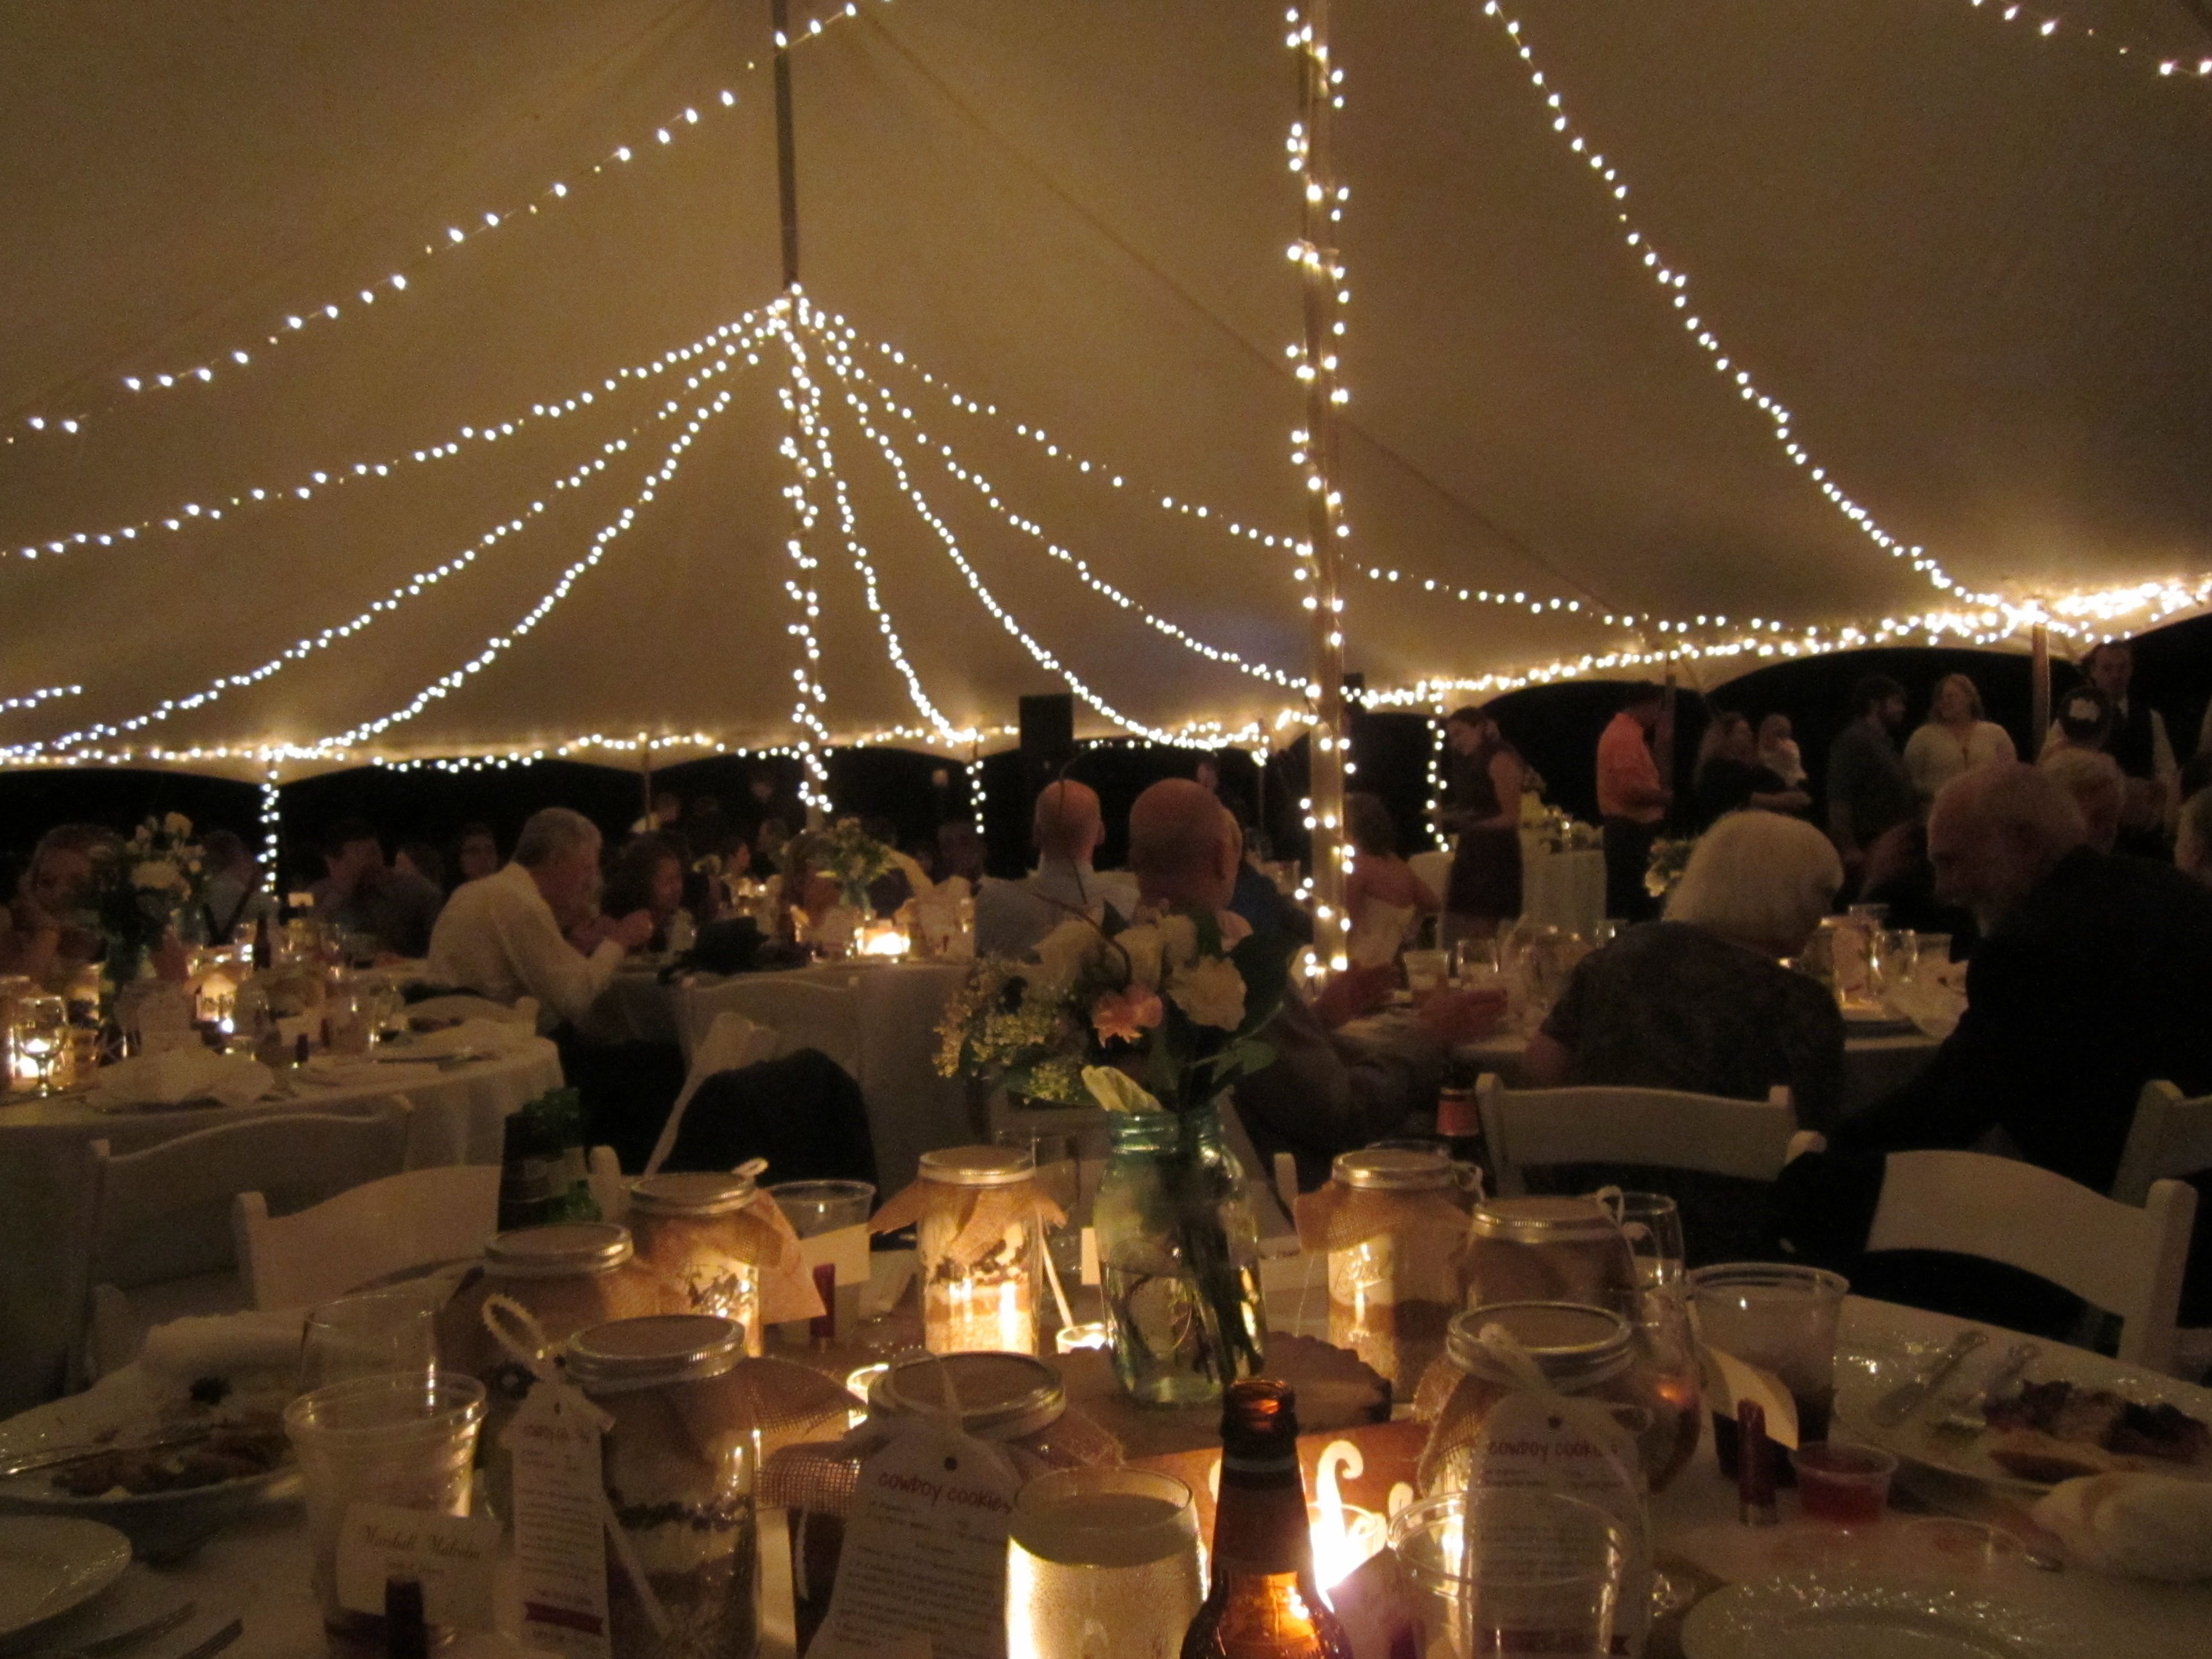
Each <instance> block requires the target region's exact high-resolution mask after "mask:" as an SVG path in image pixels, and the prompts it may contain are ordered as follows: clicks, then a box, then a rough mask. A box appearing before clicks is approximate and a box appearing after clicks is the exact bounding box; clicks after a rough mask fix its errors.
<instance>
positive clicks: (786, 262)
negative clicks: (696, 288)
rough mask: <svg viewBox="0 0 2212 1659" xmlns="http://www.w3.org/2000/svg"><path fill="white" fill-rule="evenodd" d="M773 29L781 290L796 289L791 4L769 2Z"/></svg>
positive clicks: (796, 198)
mask: <svg viewBox="0 0 2212 1659" xmlns="http://www.w3.org/2000/svg"><path fill="white" fill-rule="evenodd" d="M769 19H770V21H771V22H772V24H773V26H774V27H775V190H776V205H777V210H778V212H779V215H780V216H781V219H782V222H783V289H784V292H785V293H787V294H788V293H789V292H791V290H792V289H795V288H797V287H798V286H799V163H798V160H797V157H796V155H795V154H794V152H793V149H792V140H791V0H769Z"/></svg>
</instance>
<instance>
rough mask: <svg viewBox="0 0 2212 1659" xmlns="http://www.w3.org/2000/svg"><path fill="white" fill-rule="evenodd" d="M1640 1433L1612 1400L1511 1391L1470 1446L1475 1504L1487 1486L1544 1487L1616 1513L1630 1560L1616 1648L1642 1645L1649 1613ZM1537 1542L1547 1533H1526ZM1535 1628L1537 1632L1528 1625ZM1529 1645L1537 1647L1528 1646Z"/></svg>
mask: <svg viewBox="0 0 2212 1659" xmlns="http://www.w3.org/2000/svg"><path fill="white" fill-rule="evenodd" d="M1643 1469H1644V1466H1643V1462H1642V1459H1641V1456H1640V1455H1639V1454H1638V1449H1637V1445H1636V1437H1634V1436H1633V1435H1632V1434H1631V1433H1629V1431H1627V1430H1626V1428H1624V1427H1623V1426H1622V1425H1621V1423H1620V1419H1618V1418H1616V1417H1615V1416H1614V1415H1613V1412H1612V1410H1611V1408H1609V1407H1607V1406H1606V1405H1605V1404H1604V1403H1603V1402H1601V1401H1595V1400H1572V1399H1569V1398H1567V1397H1565V1395H1556V1394H1510V1395H1506V1396H1505V1398H1504V1399H1503V1400H1501V1401H1498V1404H1497V1405H1495V1406H1493V1407H1491V1410H1490V1414H1489V1415H1488V1416H1487V1417H1486V1418H1484V1419H1483V1420H1482V1426H1481V1428H1480V1429H1479V1430H1477V1431H1476V1432H1475V1437H1474V1443H1473V1444H1472V1445H1471V1447H1470V1448H1469V1458H1468V1479H1467V1484H1468V1501H1469V1503H1470V1504H1472V1503H1474V1501H1476V1496H1477V1494H1478V1493H1479V1492H1480V1491H1481V1490H1483V1489H1485V1488H1491V1487H1500V1486H1512V1487H1531V1486H1533V1487H1541V1488H1543V1489H1544V1490H1546V1491H1549V1492H1561V1493H1564V1494H1565V1496H1567V1497H1570V1498H1580V1499H1582V1500H1583V1502H1584V1503H1586V1504H1595V1506H1596V1507H1597V1508H1599V1509H1601V1510H1604V1511H1605V1512H1606V1513H1607V1515H1609V1516H1612V1517H1613V1520H1614V1522H1616V1523H1617V1524H1618V1525H1619V1526H1620V1529H1621V1532H1622V1534H1624V1537H1625V1541H1626V1556H1627V1560H1626V1564H1625V1566H1624V1571H1623V1575H1622V1585H1621V1594H1620V1601H1619V1604H1618V1606H1617V1607H1616V1608H1615V1610H1614V1614H1613V1650H1614V1651H1615V1652H1616V1653H1640V1652H1642V1651H1643V1648H1644V1633H1645V1632H1646V1631H1647V1630H1648V1629H1649V1627H1650V1616H1651V1605H1650V1604H1651V1596H1650V1586H1651V1547H1650V1523H1649V1517H1648V1516H1647V1514H1646V1510H1645V1506H1644V1473H1643ZM1522 1543H1523V1546H1524V1547H1528V1548H1535V1549H1541V1548H1542V1547H1544V1545H1543V1541H1541V1540H1528V1541H1522ZM1530 1634H1531V1635H1532V1636H1534V1635H1540V1634H1541V1632H1531V1633H1530ZM1531 1650H1532V1651H1537V1650H1536V1649H1531Z"/></svg>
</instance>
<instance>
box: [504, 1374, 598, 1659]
mask: <svg viewBox="0 0 2212 1659" xmlns="http://www.w3.org/2000/svg"><path fill="white" fill-rule="evenodd" d="M501 1443H502V1444H504V1445H505V1446H506V1448H507V1452H508V1455H510V1456H512V1457H513V1460H514V1499H513V1507H514V1567H515V1589H516V1593H517V1595H519V1597H520V1601H521V1617H520V1637H521V1640H522V1644H523V1645H524V1646H525V1647H527V1648H533V1649H536V1650H538V1651H540V1652H545V1653H556V1654H560V1655H562V1656H565V1659H611V1650H610V1648H609V1644H608V1633H607V1553H606V1544H605V1536H604V1528H605V1504H606V1495H605V1491H604V1490H603V1488H602V1487H601V1486H600V1473H599V1423H598V1422H597V1421H596V1420H594V1419H592V1417H591V1416H590V1415H589V1414H588V1407H586V1406H585V1405H584V1403H583V1402H582V1401H580V1400H579V1399H578V1398H577V1397H576V1396H574V1395H571V1394H570V1393H569V1392H568V1390H567V1389H559V1388H547V1387H539V1388H535V1389H532V1390H531V1391H530V1393H529V1395H528V1396H527V1397H526V1399H525V1400H524V1401H523V1402H522V1407H521V1409H520V1410H519V1411H518V1412H516V1413H515V1414H514V1419H513V1421H512V1422H510V1423H509V1424H508V1425H507V1431H506V1434H505V1436H504V1437H503V1438H502V1441H501Z"/></svg>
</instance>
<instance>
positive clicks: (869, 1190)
mask: <svg viewBox="0 0 2212 1659" xmlns="http://www.w3.org/2000/svg"><path fill="white" fill-rule="evenodd" d="M768 1192H769V1196H770V1197H771V1198H773V1199H775V1206H776V1208H778V1209H780V1210H781V1211H782V1212H783V1218H784V1219H785V1220H787V1221H788V1222H789V1223H791V1230H792V1231H793V1232H794V1233H797V1234H798V1235H799V1237H801V1238H818V1237H821V1236H822V1235H823V1234H824V1233H834V1232H839V1231H842V1230H843V1229H845V1228H847V1227H860V1226H865V1225H866V1224H867V1219H868V1211H869V1209H870V1208H871V1207H872V1206H873V1205H874V1203H875V1201H876V1189H875V1188H874V1186H873V1185H872V1183H870V1182H866V1181H785V1182H778V1183H777V1184H776V1185H775V1186H773V1187H770V1188H769V1189H768ZM825 1275H829V1277H830V1282H829V1284H827V1285H824V1284H823V1278H824V1276H825ZM814 1282H815V1284H816V1285H817V1287H819V1288H820V1289H821V1291H822V1300H823V1304H825V1305H827V1306H828V1308H829V1317H830V1318H831V1320H833V1321H834V1322H835V1327H834V1329H833V1330H828V1331H824V1332H823V1335H834V1336H849V1335H850V1334H852V1332H853V1330H854V1327H855V1326H857V1325H858V1324H859V1323H860V1283H859V1281H857V1280H856V1281H854V1283H852V1284H850V1285H841V1284H838V1283H836V1281H835V1275H834V1270H833V1269H832V1268H831V1267H829V1265H828V1264H826V1263H825V1264H823V1266H820V1267H817V1268H815V1270H814ZM778 1329H779V1330H780V1331H781V1334H782V1337H783V1340H785V1341H786V1342H787V1343H795V1344H800V1345H804V1344H805V1342H806V1341H807V1340H809V1338H810V1333H809V1330H808V1327H807V1325H806V1323H805V1322H804V1321H800V1320H795V1319H794V1320H792V1321H790V1322H787V1323H786V1324H784V1325H782V1326H780V1327H778Z"/></svg>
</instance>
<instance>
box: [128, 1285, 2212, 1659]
mask: <svg viewBox="0 0 2212 1659" xmlns="http://www.w3.org/2000/svg"><path fill="white" fill-rule="evenodd" d="M1316 1268H1317V1269H1318V1264H1316ZM1318 1300H1319V1302H1320V1304H1322V1306H1323V1307H1325V1306H1326V1304H1327V1300H1328V1297H1327V1295H1326V1292H1325V1291H1324V1292H1323V1294H1322V1296H1321V1297H1319V1298H1318ZM1282 1311H1283V1314H1284V1316H1283V1317H1278V1316H1277V1314H1276V1312H1275V1311H1274V1310H1273V1304H1272V1303H1271V1312H1270V1321H1271V1322H1272V1323H1274V1324H1276V1325H1278V1326H1279V1327H1282V1328H1287V1327H1288V1326H1289V1325H1291V1323H1293V1322H1294V1321H1293V1320H1292V1319H1291V1318H1290V1317H1288V1314H1289V1312H1290V1310H1287V1309H1285V1310H1282ZM1958 1328H1959V1322H1957V1321H1955V1320H1951V1319H1947V1318H1945V1317H1944V1316H1942V1315H1940V1314H1927V1313H1921V1312H1918V1311H1917V1310H1912V1309H1909V1308H1899V1307H1896V1306H1893V1305H1892V1304H1888V1303H1883V1302H1869V1301H1866V1300H1863V1299H1862V1298H1859V1297H1852V1298H1850V1300H1849V1301H1848V1302H1847V1303H1846V1304H1844V1322H1843V1333H1842V1337H1841V1341H1840V1344H1839V1346H1841V1347H1842V1348H1843V1349H1844V1350H1845V1351H1846V1352H1849V1351H1850V1349H1851V1348H1852V1347H1853V1346H1854V1345H1855V1344H1868V1345H1871V1346H1879V1347H1884V1348H1892V1349H1893V1348H1895V1347H1896V1346H1899V1345H1900V1344H1908V1343H1909V1344H1911V1345H1914V1346H1924V1347H1926V1348H1929V1349H1930V1350H1932V1349H1934V1348H1936V1347H1939V1346H1942V1344H1943V1343H1944V1342H1945V1341H1947V1340H1948V1339H1949V1336H1950V1334H1952V1333H1953V1332H1954V1331H1956V1330H1957V1329H1958ZM2003 1340H2004V1334H2003V1333H2001V1332H1997V1333H1992V1340H1991V1343H1990V1351H1991V1352H1994V1351H1996V1350H1998V1349H1999V1348H2000V1347H2001V1346H2002V1342H2003ZM2048 1346H2051V1347H2052V1348H2056V1347H2057V1345H2055V1344H2054V1345H2048ZM2067 1358H2068V1359H2069V1361H2070V1362H2072V1364H2069V1375H2071V1374H2085V1373H2079V1372H2077V1370H2076V1367H2078V1366H2087V1367H2091V1368H2096V1367H2100V1366H2102V1367H2105V1368H2106V1369H2111V1370H2117V1368H2113V1367H2112V1366H2111V1363H2110V1362H2109V1361H2100V1360H2098V1359H2096V1358H2094V1357H2093V1356H2089V1355H2083V1354H2080V1353H2078V1352H2071V1351H2069V1352H2067ZM2087 1374H2090V1375H2093V1372H2092V1373H2087ZM2195 1409H2196V1411H2197V1414H2199V1415H2205V1414H2208V1413H2212V1394H2205V1395H2204V1398H2203V1401H2202V1402H2201V1403H2198V1404H2197V1406H2196V1407H2195ZM1939 1501H1946V1502H1948V1501H1949V1500H1948V1498H1946V1499H1944V1500H1939ZM1977 1501H1978V1500H1976V1499H1974V1498H1972V1496H1971V1495H1968V1496H1967V1497H1966V1498H1965V1500H1964V1501H1962V1502H1960V1505H1959V1506H1960V1508H1961V1509H1962V1510H1968V1511H1970V1512H1971V1511H1972V1510H1973V1509H1974V1508H1975V1505H1976V1503H1977ZM1783 1504H1784V1510H1785V1515H1786V1514H1788V1513H1790V1512H1792V1511H1794V1508H1795V1499H1794V1498H1793V1497H1791V1496H1790V1495H1787V1494H1785V1495H1784V1498H1783ZM1735 1510H1736V1501H1735V1487H1734V1486H1733V1484H1732V1483H1730V1482H1728V1481H1725V1480H1723V1479H1722V1478H1721V1475H1720V1472H1719V1469H1718V1468H1717V1465H1716V1464H1715V1462H1714V1459H1713V1453H1712V1449H1711V1437H1710V1434H1708V1435H1707V1436H1706V1437H1705V1439H1704V1441H1703V1443H1700V1445H1699V1448H1698V1450H1697V1454H1696V1455H1695V1456H1694V1457H1693V1458H1692V1460H1691V1462H1690V1463H1689V1466H1688V1467H1687V1468H1685V1469H1684V1470H1683V1472H1682V1473H1681V1474H1680V1475H1679V1476H1678V1477H1677V1478H1676V1479H1675V1480H1674V1483H1673V1484H1672V1485H1671V1486H1668V1489H1667V1490H1666V1491H1665V1492H1662V1493H1661V1494H1659V1496H1658V1497H1656V1498H1654V1499H1653V1501H1652V1505H1651V1516H1652V1522H1653V1526H1654V1529H1655V1532H1656V1543H1657V1546H1658V1547H1659V1549H1660V1550H1661V1551H1662V1553H1679V1554H1681V1555H1685V1556H1686V1557H1688V1558H1689V1559H1691V1560H1692V1561H1695V1562H1696V1563H1697V1564H1698V1565H1699V1566H1701V1567H1703V1568H1705V1570H1706V1571H1710V1572H1712V1573H1713V1574H1715V1575H1716V1576H1717V1577H1719V1578H1721V1579H1723V1581H1727V1582H1736V1581H1738V1580H1741V1579H1745V1578H1756V1577H1765V1576H1769V1575H1772V1574H1778V1573H1787V1574H1789V1575H1790V1576H1793V1577H1794V1576H1802V1574H1803V1573H1804V1572H1806V1571H1808V1570H1810V1569H1816V1568H1820V1567H1823V1566H1824V1565H1827V1564H1828V1563H1829V1562H1830V1560H1831V1559H1832V1558H1833V1557H1834V1555H1835V1554H1836V1553H1838V1552H1846V1551H1848V1550H1850V1548H1851V1547H1853V1546H1852V1545H1850V1543H1849V1542H1848V1541H1846V1540H1845V1539H1844V1536H1843V1535H1841V1534H1836V1533H1834V1532H1826V1531H1822V1530H1820V1529H1816V1528H1808V1527H1805V1526H1802V1525H1800V1524H1795V1523H1792V1524H1789V1525H1785V1526H1784V1527H1782V1528H1776V1529H1774V1530H1772V1531H1768V1532H1753V1531H1747V1529H1745V1528H1742V1527H1741V1526H1739V1525H1737V1524H1736V1516H1735ZM771 1515H772V1516H773V1517H774V1518H773V1522H772V1521H771V1518H770V1516H771ZM777 1522H781V1512H780V1511H775V1512H770V1515H764V1516H763V1526H762V1528H761V1535H762V1538H763V1543H764V1546H765V1547H763V1552H762V1554H763V1561H762V1567H763V1571H762V1575H761V1576H762V1590H763V1597H762V1600H763V1607H762V1613H763V1618H762V1626H763V1629H762V1637H763V1640H762V1644H761V1659H788V1656H789V1655H790V1653H791V1648H790V1646H789V1640H790V1638H789V1631H790V1624H789V1613H788V1608H789V1601H788V1596H789V1575H788V1571H787V1565H786V1563H787V1556H786V1555H785V1553H784V1552H783V1551H782V1549H781V1548H779V1547H777V1546H781V1544H782V1543H783V1541H784V1528H783V1527H782V1526H781V1524H777ZM1905 1524H1906V1522H1905V1519H1904V1517H1902V1516H1897V1515H1894V1514H1893V1515H1891V1516H1888V1517H1887V1518H1886V1519H1885V1520H1883V1521H1882V1522H1881V1523H1880V1524H1879V1525H1878V1526H1876V1527H1875V1528H1869V1529H1866V1532H1865V1533H1864V1534H1862V1536H1863V1537H1864V1536H1869V1535H1870V1536H1872V1537H1874V1538H1875V1539H1876V1540H1877V1541H1890V1542H1896V1541H1898V1540H1897V1539H1896V1534H1898V1533H1899V1532H1900V1531H1901V1529H1902V1528H1904V1527H1905ZM307 1565H308V1556H307V1535H306V1529H305V1527H304V1525H303V1524H302V1523H301V1519H300V1512H299V1510H298V1508H297V1506H296V1505H293V1506H289V1507H286V1508H280V1509H278V1510H273V1511H270V1512H269V1513H266V1514H264V1515H263V1516H258V1517H256V1518H254V1519H253V1520H252V1521H251V1522H246V1523H244V1524H241V1525H240V1526H238V1527H234V1528H232V1529H231V1530H230V1531H228V1532H227V1533H225V1534H222V1535H221V1536H219V1537H218V1538H216V1540H215V1541H213V1542H211V1543H210V1544H209V1545H208V1546H206V1547H204V1548H203V1549H202V1550H201V1551H200V1552H199V1553H197V1554H196V1555H194V1556H192V1557H191V1559H188V1560H186V1561H185V1562H183V1563H182V1564H180V1565H177V1566H173V1567H169V1568H164V1569H161V1570H159V1571H160V1577H161V1578H162V1579H164V1580H165V1581H167V1583H169V1584H170V1585H172V1586H173V1590H174V1592H175V1593H176V1594H179V1595H192V1596H195V1597H197V1598H198V1599H199V1600H200V1601H202V1602H203V1603H204V1604H206V1605H208V1606H210V1607H218V1606H221V1607H228V1606H235V1605H238V1604H240V1603H243V1604H244V1606H245V1608H246V1620H245V1623H246V1628H245V1634H244V1636H243V1638H241V1639H240V1641H239V1642H238V1644H236V1645H235V1646H234V1647H233V1648H231V1649H230V1650H228V1652H229V1655H230V1656H232V1659H296V1656H299V1655H301V1654H311V1653H319V1652H320V1651H322V1648H323V1641H322V1634H321V1631H320V1628H319V1618H318V1615H317V1613H316V1609H315V1605H314V1598H313V1593H312V1591H311V1590H310V1589H309V1588H308V1583H307ZM1831 1570H1833V1569H1831ZM134 1571H144V1570H143V1569H134ZM1977 1588H1978V1589H1982V1590H1984V1591H1985V1592H1987V1593H1989V1594H1990V1595H1996V1596H1997V1597H1999V1598H2001V1599H2002V1601H2004V1602H2005V1603H2006V1604H2008V1605H2013V1606H2021V1607H2031V1608H2035V1609H2039V1610H2041V1611H2044V1612H2046V1613H2049V1614H2050V1615H2051V1617H2052V1618H2054V1619H2059V1620H2066V1621H2067V1622H2068V1623H2069V1624H2071V1625H2072V1626H2074V1627H2075V1628H2076V1629H2081V1630H2086V1631H2088V1632H2093V1633H2094V1636H2095V1638H2096V1643H2097V1646H2098V1650H2100V1651H2104V1652H2107V1653H2112V1654H2116V1655H2117V1654H2124V1655H2125V1656H2127V1659H2198V1656H2201V1655H2203V1653H2204V1652H2205V1651H2206V1650H2207V1647H2208V1644H2212V1634H2209V1633H2212V1586H2208V1585H2189V1586H2176V1585H2166V1584H2153V1583H2143V1582H2141V1581H2138V1580H2132V1579H2119V1578H2108V1577H2103V1576H2101V1575H2100V1574H2097V1573H2093V1572H2090V1571H2087V1570H2085V1569H2083V1568H2081V1567H2078V1566H2072V1567H2069V1568H2068V1569H2067V1570H2066V1571H2064V1572H2063V1573H2057V1574H2051V1573H2040V1572H2034V1571H2030V1570H2027V1569H2026V1568H2022V1567H2013V1568H2010V1569H2006V1570H2003V1575H2002V1577H2001V1578H1990V1579H1984V1580H1981V1581H1980V1582H1979V1583H1978V1586H1977ZM174 1650H175V1648H174V1646H173V1645H172V1646H171V1647H169V1648H167V1649H163V1648H161V1647H159V1646H158V1645H157V1646H156V1647H155V1648H154V1649H151V1650H149V1652H148V1654H147V1656H146V1659H162V1656H163V1655H164V1654H166V1653H167V1652H171V1651H174ZM517 1651H518V1650H516V1649H514V1648H513V1647H512V1646H511V1645H510V1644H507V1643H506V1642H505V1641H503V1640H502V1639H500V1638H489V1637H472V1638H465V1639H464V1640H463V1641H461V1642H459V1643H457V1644H454V1645H453V1647H451V1648H449V1649H447V1650H446V1652H447V1655H448V1656H449V1659H486V1656H491V1655H501V1656H506V1655H513V1654H514V1653H516V1652H517Z"/></svg>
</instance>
